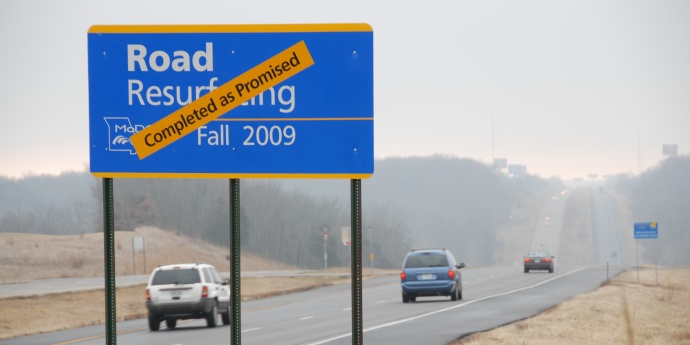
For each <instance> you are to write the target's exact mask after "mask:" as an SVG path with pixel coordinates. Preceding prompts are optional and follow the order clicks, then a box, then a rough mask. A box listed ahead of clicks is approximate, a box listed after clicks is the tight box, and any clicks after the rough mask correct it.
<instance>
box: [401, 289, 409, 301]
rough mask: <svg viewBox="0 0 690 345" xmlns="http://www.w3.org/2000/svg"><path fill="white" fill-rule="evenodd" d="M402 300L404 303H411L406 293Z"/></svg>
mask: <svg viewBox="0 0 690 345" xmlns="http://www.w3.org/2000/svg"><path fill="white" fill-rule="evenodd" d="M402 300H403V303H407V302H409V301H410V299H409V298H408V297H407V295H406V294H405V293H404V292H403V294H402Z"/></svg>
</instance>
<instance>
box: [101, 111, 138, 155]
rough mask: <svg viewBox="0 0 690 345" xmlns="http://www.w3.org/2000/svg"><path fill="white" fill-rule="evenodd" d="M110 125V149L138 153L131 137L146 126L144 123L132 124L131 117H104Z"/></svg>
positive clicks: (132, 153)
mask: <svg viewBox="0 0 690 345" xmlns="http://www.w3.org/2000/svg"><path fill="white" fill-rule="evenodd" d="M103 120H105V123H106V125H108V150H109V151H113V152H117V151H121V152H128V153H129V154H131V155H135V154H137V151H136V150H135V149H134V145H132V141H131V140H129V137H130V136H131V135H132V134H134V133H136V132H139V131H141V130H143V129H144V128H146V126H144V125H132V122H131V121H130V120H129V117H104V118H103Z"/></svg>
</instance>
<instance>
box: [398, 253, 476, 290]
mask: <svg viewBox="0 0 690 345" xmlns="http://www.w3.org/2000/svg"><path fill="white" fill-rule="evenodd" d="M463 267H465V264H464V263H460V264H458V263H457V262H456V261H455V257H453V254H451V252H450V251H449V250H447V249H417V250H411V251H410V252H409V253H407V255H406V256H405V261H403V265H402V272H400V283H401V286H402V301H403V303H407V302H415V301H416V300H417V297H425V296H450V299H451V300H452V301H457V300H461V299H462V275H461V274H460V269H461V268H463Z"/></svg>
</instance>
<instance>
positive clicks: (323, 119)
mask: <svg viewBox="0 0 690 345" xmlns="http://www.w3.org/2000/svg"><path fill="white" fill-rule="evenodd" d="M214 121H230V122H238V121H374V118H373V117H315V118H306V117H290V118H286V117H265V118H237V119H215V120H214Z"/></svg>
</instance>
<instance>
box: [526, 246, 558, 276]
mask: <svg viewBox="0 0 690 345" xmlns="http://www.w3.org/2000/svg"><path fill="white" fill-rule="evenodd" d="M553 258H554V256H553V255H551V254H549V252H548V251H546V250H530V251H529V253H527V255H526V256H525V257H524V262H525V273H529V271H530V270H544V271H546V270H548V271H549V273H553Z"/></svg>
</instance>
